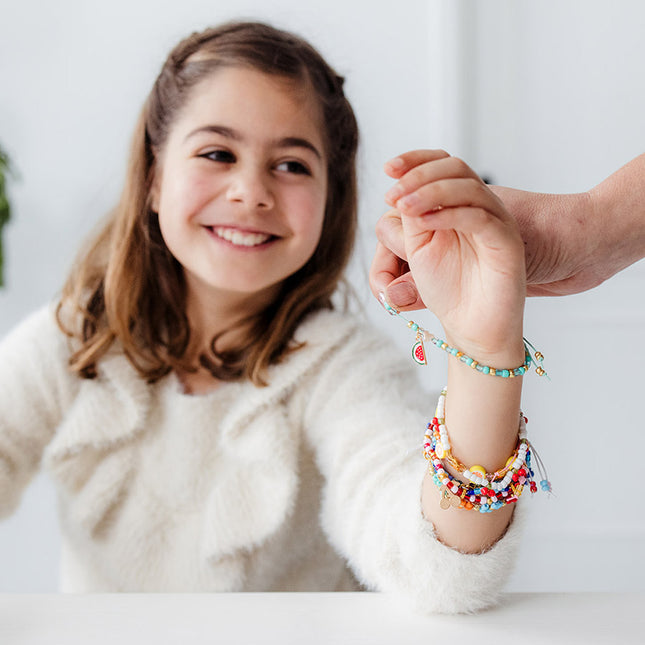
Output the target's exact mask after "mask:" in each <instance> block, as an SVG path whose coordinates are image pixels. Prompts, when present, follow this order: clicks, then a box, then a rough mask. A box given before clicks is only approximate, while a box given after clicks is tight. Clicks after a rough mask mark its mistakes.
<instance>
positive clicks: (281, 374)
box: [45, 312, 354, 565]
mask: <svg viewBox="0 0 645 645" xmlns="http://www.w3.org/2000/svg"><path fill="white" fill-rule="evenodd" d="M327 316H329V317H332V318H333V319H334V323H333V324H330V325H329V326H328V325H326V324H324V319H325V318H326V317H327ZM321 318H322V319H323V322H321ZM353 329H354V325H353V324H344V325H339V324H338V315H337V314H333V313H331V312H330V313H329V314H327V313H322V314H318V315H317V316H316V317H315V319H314V321H313V323H312V322H309V321H305V322H304V323H303V325H301V327H300V328H299V330H298V335H297V338H296V340H304V339H306V346H305V347H303V348H302V349H300V350H298V351H296V352H295V353H293V354H292V355H291V356H290V358H289V360H288V361H287V362H286V363H285V364H282V365H278V366H275V367H274V368H272V370H271V371H270V373H269V383H270V385H268V386H267V387H263V388H257V387H254V386H253V385H251V384H240V385H239V392H238V396H237V397H236V399H235V401H234V402H233V404H232V405H231V407H230V409H229V410H228V412H227V413H226V414H225V415H224V417H223V418H222V419H221V420H220V421H219V422H218V424H217V425H219V427H220V428H221V448H222V451H223V455H222V456H223V459H222V463H223V464H224V467H223V468H222V470H221V473H220V476H218V477H217V478H216V479H215V481H214V482H213V485H212V488H211V490H210V492H209V494H208V500H207V503H206V507H205V510H204V512H203V526H202V536H201V545H200V550H201V552H202V554H203V558H204V559H205V560H207V561H208V562H209V563H211V564H212V565H216V564H218V563H222V561H230V558H231V556H234V555H235V554H236V553H237V552H239V551H242V550H249V549H252V548H253V547H254V546H257V545H259V544H261V543H262V542H263V541H265V540H266V539H267V538H268V537H269V536H271V535H272V534H273V533H274V532H275V531H277V530H278V529H279V528H280V526H281V525H282V524H283V523H284V521H285V518H286V517H287V516H288V515H289V514H290V513H291V511H292V507H293V504H294V501H295V498H296V495H297V491H298V481H299V479H298V477H299V473H298V452H299V441H300V439H299V429H297V428H293V427H290V423H291V422H290V421H289V420H288V419H287V417H286V413H285V409H284V406H283V405H281V402H282V401H283V400H284V399H285V397H286V396H287V395H288V394H289V392H290V391H291V390H292V388H293V387H294V386H295V385H296V384H297V383H298V382H299V381H300V380H301V379H302V378H303V377H305V376H306V374H307V373H309V372H310V371H312V370H315V369H317V368H318V367H319V365H320V363H321V362H322V361H323V360H324V359H325V357H326V356H327V355H328V354H329V353H330V352H333V351H334V349H335V347H336V346H337V345H338V344H340V343H342V342H343V341H344V340H345V339H346V338H347V336H348V335H350V334H351V333H352V331H353ZM195 399H196V400H195V403H196V404H197V405H199V404H200V401H199V397H195ZM202 404H203V403H202ZM150 406H151V391H150V386H149V385H148V384H146V382H145V381H144V380H143V379H141V377H140V376H139V374H138V373H137V372H136V370H135V369H134V367H133V366H132V365H131V364H130V363H129V362H128V361H127V359H126V358H125V357H124V356H121V355H112V356H110V357H108V358H106V359H104V360H103V361H101V363H100V365H99V377H98V378H97V379H94V380H84V381H83V382H82V383H81V386H80V390H79V392H78V396H77V397H76V399H75V401H74V403H73V405H72V407H71V408H70V410H69V412H68V414H67V415H66V417H65V419H64V421H63V422H62V424H61V425H60V427H59V428H58V431H57V432H56V435H55V437H54V439H53V440H52V441H51V443H50V444H49V446H48V448H47V450H46V453H45V463H46V466H47V467H48V469H49V471H50V472H51V474H52V476H53V477H54V479H55V481H56V482H57V484H58V487H59V489H60V492H61V494H62V495H63V498H64V505H65V508H66V511H65V513H66V515H67V519H68V521H69V522H70V524H71V525H72V526H78V527H80V528H81V529H82V530H83V531H85V532H86V533H87V536H88V537H91V538H93V539H111V538H112V539H118V532H119V531H127V530H128V528H127V527H120V526H119V519H120V511H121V509H122V507H123V505H124V504H125V503H126V502H127V499H128V495H129V494H130V490H131V488H132V487H133V486H136V483H135V480H136V477H137V470H138V469H137V463H138V459H139V452H140V450H145V445H142V446H139V443H140V442H141V441H145V436H146V434H147V433H148V432H150V430H149V429H148V428H147V426H146V424H147V422H148V419H149V414H150ZM219 413H220V414H221V410H219ZM206 414H207V412H206ZM141 510H142V512H144V513H145V509H141ZM112 532H116V534H112Z"/></svg>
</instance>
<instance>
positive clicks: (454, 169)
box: [385, 156, 484, 206]
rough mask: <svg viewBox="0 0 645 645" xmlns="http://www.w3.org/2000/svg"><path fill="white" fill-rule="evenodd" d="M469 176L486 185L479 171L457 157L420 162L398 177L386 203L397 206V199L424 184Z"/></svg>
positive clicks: (386, 196) (388, 193) (387, 195)
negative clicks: (478, 173)
mask: <svg viewBox="0 0 645 645" xmlns="http://www.w3.org/2000/svg"><path fill="white" fill-rule="evenodd" d="M457 178H469V179H473V180H476V181H477V182H479V183H480V184H482V185H484V183H483V182H482V180H481V179H480V178H479V176H478V175H477V173H476V172H475V171H474V170H473V169H472V168H471V167H470V166H469V165H468V164H467V163H465V162H464V161H462V160H461V159H459V158H457V157H449V156H448V157H440V158H437V159H435V160H430V161H425V162H423V163H420V164H418V165H416V166H414V167H413V168H411V169H410V170H408V171H407V172H406V173H404V174H402V175H401V176H400V177H398V181H397V183H396V184H395V185H394V186H392V188H390V190H388V191H387V193H386V194H385V201H386V203H388V204H390V205H391V206H395V205H396V203H397V201H398V200H399V199H401V198H402V197H404V196H405V195H408V194H410V193H412V192H414V191H416V190H418V189H419V188H421V187H422V186H424V185H427V184H431V183H434V182H437V181H440V180H442V179H457Z"/></svg>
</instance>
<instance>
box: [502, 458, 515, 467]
mask: <svg viewBox="0 0 645 645" xmlns="http://www.w3.org/2000/svg"><path fill="white" fill-rule="evenodd" d="M515 459H516V457H515V455H511V456H510V457H509V458H508V459H507V460H506V464H505V465H504V468H508V467H509V466H510V465H511V464H512V463H513V462H514V461H515Z"/></svg>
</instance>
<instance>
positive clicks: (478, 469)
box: [469, 466, 486, 477]
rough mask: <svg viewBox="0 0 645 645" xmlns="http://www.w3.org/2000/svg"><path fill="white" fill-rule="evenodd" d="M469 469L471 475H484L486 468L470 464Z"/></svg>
mask: <svg viewBox="0 0 645 645" xmlns="http://www.w3.org/2000/svg"><path fill="white" fill-rule="evenodd" d="M469 470H470V472H471V473H472V474H473V475H480V476H481V477H486V469H485V468H484V467H483V466H471V467H470V468H469Z"/></svg>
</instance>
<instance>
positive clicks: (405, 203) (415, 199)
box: [399, 193, 419, 208]
mask: <svg viewBox="0 0 645 645" xmlns="http://www.w3.org/2000/svg"><path fill="white" fill-rule="evenodd" d="M418 203H419V195H417V194H416V193H410V194H409V195H406V196H405V197H404V198H403V199H401V200H400V201H399V204H400V205H401V206H402V207H403V208H410V207H411V206H416V204H418Z"/></svg>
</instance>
